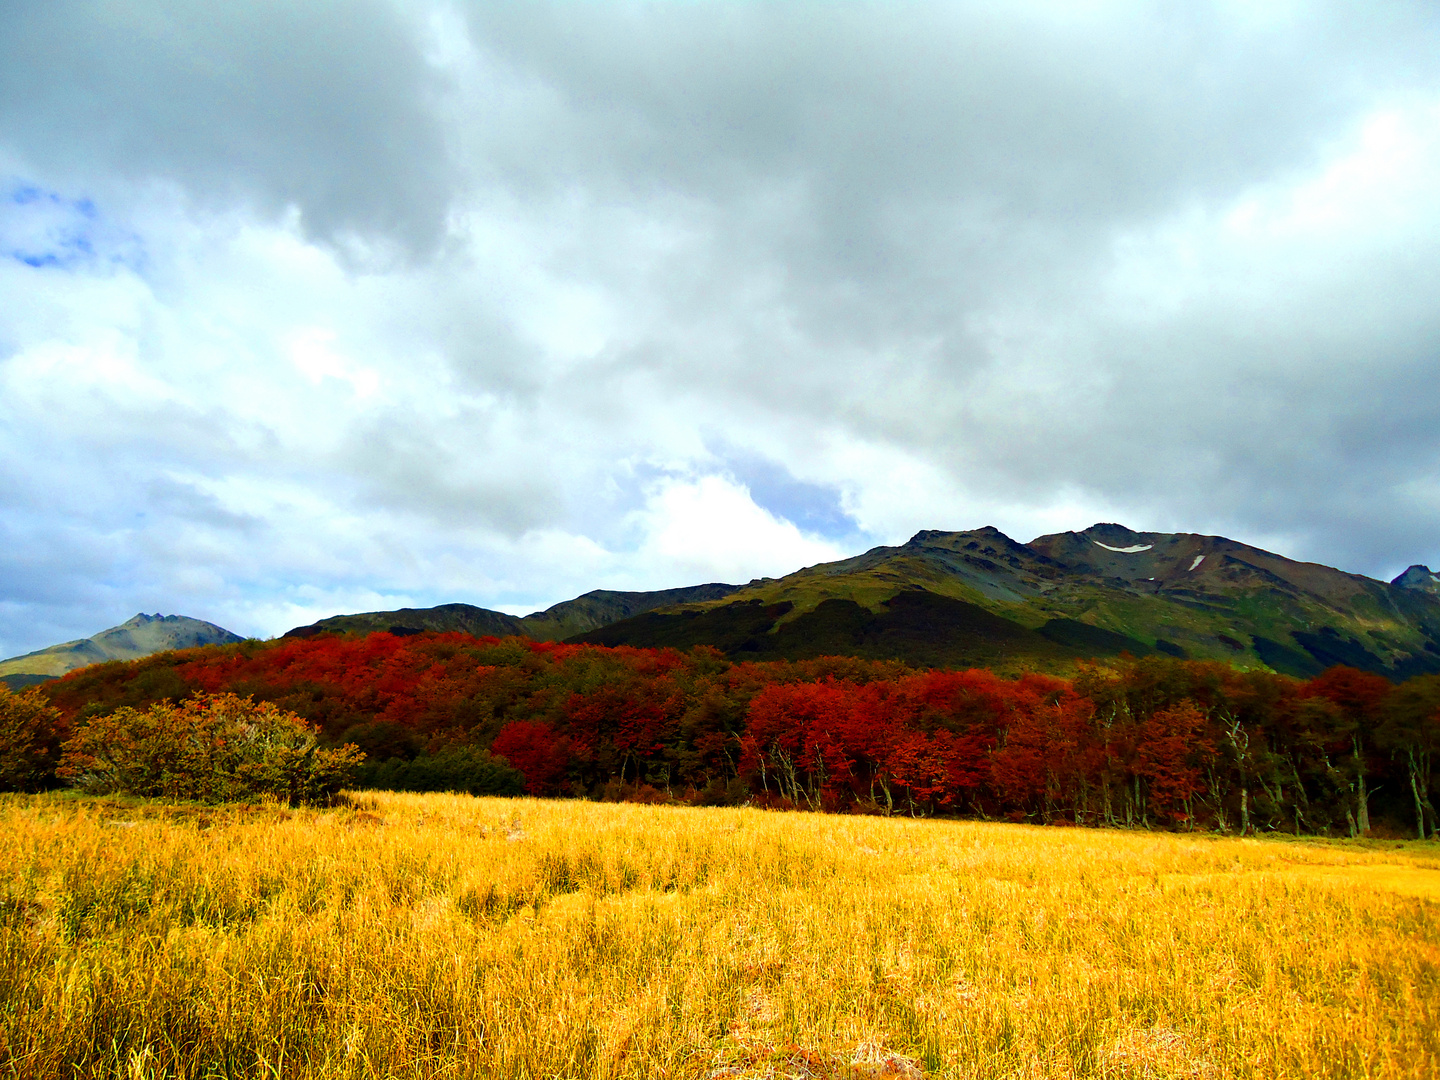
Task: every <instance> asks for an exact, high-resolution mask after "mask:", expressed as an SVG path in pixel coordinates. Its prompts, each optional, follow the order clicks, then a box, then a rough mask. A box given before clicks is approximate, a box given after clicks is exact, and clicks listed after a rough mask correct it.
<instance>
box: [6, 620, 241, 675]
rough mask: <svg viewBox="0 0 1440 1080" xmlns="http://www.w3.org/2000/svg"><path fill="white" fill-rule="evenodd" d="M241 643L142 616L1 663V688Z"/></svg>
mask: <svg viewBox="0 0 1440 1080" xmlns="http://www.w3.org/2000/svg"><path fill="white" fill-rule="evenodd" d="M241 640H243V639H242V638H241V637H240V636H239V635H238V634H232V633H231V632H230V631H229V630H226V629H224V628H223V627H219V626H216V625H215V624H214V623H208V622H202V621H201V620H199V619H191V618H187V617H186V616H184V615H160V614H158V613H157V614H155V615H146V614H143V613H141V614H139V615H136V616H135V617H134V618H133V619H129V620H127V621H126V622H123V623H121V624H120V625H119V626H112V627H111V628H110V629H109V630H102V631H100V633H98V634H96V635H95V636H94V637H88V638H81V639H80V640H78V641H67V642H65V643H64V644H63V645H51V646H50V647H49V648H47V649H40V650H38V651H36V652H32V653H26V654H25V655H24V656H14V657H11V658H10V659H9V660H0V682H4V683H5V684H6V685H7V686H9V687H10V688H11V689H12V690H17V689H19V688H20V687H22V686H29V685H31V684H34V683H37V682H43V681H45V680H46V679H53V678H56V677H58V676H60V675H64V674H65V673H66V672H67V671H74V670H75V669H76V668H82V667H87V666H88V665H90V664H99V663H103V662H104V661H106V660H137V659H139V658H140V657H142V656H149V655H150V654H151V653H158V652H164V651H165V650H166V649H188V648H192V647H194V646H196V645H228V644H230V643H232V642H236V641H241Z"/></svg>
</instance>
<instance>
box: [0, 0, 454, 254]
mask: <svg viewBox="0 0 1440 1080" xmlns="http://www.w3.org/2000/svg"><path fill="white" fill-rule="evenodd" d="M440 89H441V87H440V85H439V83H438V81H437V78H436V75H435V73H434V71H433V70H432V69H431V68H430V67H429V66H428V65H427V64H426V62H425V60H424V58H423V56H422V55H421V46H420V42H419V41H418V38H417V33H416V30H415V27H414V26H413V25H412V24H411V23H410V22H409V21H407V20H406V19H403V18H401V17H400V15H399V14H398V12H397V9H396V8H395V7H394V6H392V5H390V4H387V3H384V2H383V0H345V2H340V0H320V2H314V3H310V2H307V3H301V4H293V3H286V2H283V0H261V2H256V3H236V4H203V5H195V4H186V3H180V2H174V0H171V2H167V0H53V2H46V3H43V4H30V3H24V2H15V3H7V4H4V5H3V6H0V138H3V139H5V140H7V141H9V142H11V143H12V144H13V145H14V146H16V147H17V148H18V149H19V150H20V151H21V152H22V153H24V154H25V155H26V156H27V157H29V158H30V159H32V160H34V161H36V162H39V163H42V164H44V165H45V166H46V168H47V169H49V170H52V171H54V170H57V169H68V170H72V171H73V172H74V173H75V174H76V175H77V176H78V177H79V178H80V179H84V178H86V177H87V176H89V177H93V176H94V174H95V171H96V170H97V169H98V170H100V171H102V172H104V171H106V170H115V171H117V172H119V173H120V174H122V175H127V176H129V177H132V178H137V179H142V180H149V179H157V178H158V179H162V180H169V181H178V182H179V183H181V184H183V185H184V186H185V187H186V189H187V190H188V191H190V192H191V194H192V195H193V196H194V197H196V198H198V199H199V200H201V201H202V202H216V203H223V202H227V201H230V200H232V199H236V198H238V199H240V200H242V201H247V202H253V203H255V204H258V206H259V207H261V208H263V209H264V210H265V211H267V212H277V211H279V210H281V209H283V208H284V207H285V206H287V205H295V206H297V207H299V208H300V210H301V211H302V220H303V223H304V225H305V227H306V228H307V230H308V231H309V232H310V234H311V235H314V236H318V237H322V238H333V237H334V236H335V235H336V234H339V233H344V232H358V233H361V234H369V235H384V236H388V237H391V238H393V239H395V240H397V241H398V242H400V243H401V244H403V245H406V246H409V247H412V248H427V247H429V246H431V245H433V244H434V242H435V241H436V239H437V238H438V237H439V236H440V234H441V232H442V230H443V227H444V222H445V215H446V213H447V210H448V207H449V199H450V185H451V180H450V176H449V171H448V167H447V161H446V152H445V146H444V138H443V133H442V131H441V130H440V127H439V125H438V123H437V120H436V117H435V116H434V115H433V111H432V109H431V100H432V99H433V97H434V96H435V94H436V93H437V92H438V91H439V90H440Z"/></svg>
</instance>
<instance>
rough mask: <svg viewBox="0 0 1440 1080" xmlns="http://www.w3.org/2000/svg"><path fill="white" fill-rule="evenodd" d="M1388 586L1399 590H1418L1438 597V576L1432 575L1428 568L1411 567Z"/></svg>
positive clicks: (1439, 575)
mask: <svg viewBox="0 0 1440 1080" xmlns="http://www.w3.org/2000/svg"><path fill="white" fill-rule="evenodd" d="M1390 584H1391V585H1394V586H1396V587H1398V588H1401V589H1420V590H1421V591H1423V592H1429V593H1435V594H1437V595H1440V574H1432V573H1431V572H1430V567H1428V566H1418V565H1417V566H1412V567H1410V569H1409V570H1406V571H1405V572H1404V573H1403V574H1401V575H1400V576H1399V577H1397V578H1396V579H1395V580H1394V581H1392V582H1391V583H1390Z"/></svg>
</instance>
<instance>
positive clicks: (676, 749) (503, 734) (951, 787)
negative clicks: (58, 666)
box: [0, 633, 1440, 838]
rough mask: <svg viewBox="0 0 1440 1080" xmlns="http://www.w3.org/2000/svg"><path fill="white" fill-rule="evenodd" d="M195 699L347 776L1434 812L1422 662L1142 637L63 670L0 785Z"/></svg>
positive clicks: (1367, 813) (475, 642) (1337, 813)
mask: <svg viewBox="0 0 1440 1080" xmlns="http://www.w3.org/2000/svg"><path fill="white" fill-rule="evenodd" d="M219 694H229V695H236V696H239V697H245V698H249V699H251V700H252V701H253V702H258V703H267V704H269V705H273V707H274V708H277V709H280V710H284V711H285V712H286V713H288V714H293V715H294V716H295V717H296V718H297V719H298V720H299V721H301V722H303V724H304V725H305V726H306V727H307V728H308V729H309V730H311V731H312V732H313V733H314V734H315V736H316V739H317V740H318V745H319V747H320V748H321V749H322V750H323V749H325V748H327V747H328V748H332V749H338V748H341V747H344V746H346V745H353V746H354V747H356V748H358V749H359V750H360V751H363V752H364V754H365V755H366V756H365V760H364V763H363V764H360V765H359V766H358V774H357V775H356V780H357V782H358V783H361V784H366V783H368V784H371V785H373V786H386V787H397V788H405V789H410V790H437V789H448V790H470V791H473V792H476V793H486V792H491V793H496V794H506V793H512V792H516V791H519V790H521V789H522V788H523V790H525V791H527V792H529V793H531V794H535V795H547V796H577V797H588V798H632V799H653V800H657V801H658V800H683V801H687V802H691V803H699V804H725V803H729V804H734V803H741V802H750V803H753V804H758V805H764V806H773V807H798V808H808V809H813V810H826V811H852V812H870V813H907V814H915V815H929V814H952V815H973V816H977V817H984V818H988V819H999V820H1013V821H1031V822H1046V823H1061V822H1064V823H1071V824H1078V825H1130V826H1150V827H1166V828H1179V829H1213V830H1219V831H1225V832H1238V833H1241V834H1249V833H1257V832H1263V831H1284V832H1293V833H1297V834H1300V833H1306V834H1320V835H1349V836H1354V835H1361V834H1365V833H1368V832H1371V831H1372V829H1374V828H1375V827H1376V825H1377V823H1378V822H1380V820H1381V819H1382V818H1383V819H1385V821H1387V822H1390V823H1393V824H1395V825H1400V824H1403V827H1404V828H1406V829H1407V830H1408V831H1410V832H1412V833H1413V834H1414V835H1418V836H1420V837H1421V838H1427V837H1434V836H1436V835H1437V828H1440V822H1437V817H1436V811H1435V807H1434V803H1433V791H1434V781H1435V777H1434V771H1433V758H1434V754H1435V751H1436V749H1437V746H1440V676H1434V675H1429V676H1421V677H1417V678H1413V679H1410V680H1408V681H1406V682H1403V683H1401V684H1399V685H1396V684H1393V683H1391V682H1390V681H1389V680H1387V679H1385V678H1383V677H1381V676H1378V675H1373V674H1369V673H1365V672H1361V671H1357V670H1354V669H1350V668H1343V667H1341V668H1332V669H1330V670H1329V671H1327V672H1325V673H1324V674H1322V675H1320V676H1318V677H1316V678H1313V679H1310V680H1299V679H1294V678H1290V677H1288V676H1283V675H1276V674H1274V673H1271V672H1268V671H1242V670H1238V669H1236V668H1233V667H1231V666H1228V665H1226V664H1222V663H1217V662H1209V661H1185V660H1177V659H1172V658H1169V657H1161V656H1157V657H1145V658H1142V659H1138V660H1137V659H1131V658H1128V657H1126V658H1122V659H1121V660H1119V661H1115V662H1107V663H1104V664H1099V663H1096V664H1090V665H1085V666H1082V667H1081V668H1080V669H1079V670H1078V671H1077V673H1076V674H1075V675H1074V677H1072V678H1069V679H1064V678H1058V677H1055V676H1050V675H1043V674H1038V673H1031V674H1025V675H1021V676H1019V677H1016V678H1005V677H1002V676H999V675H997V674H995V673H993V672H990V671H986V670H968V671H946V670H917V669H914V668H911V667H908V666H906V665H904V664H900V663H896V662H889V661H868V660H859V659H854V658H848V657H826V658H821V659H817V660H808V661H794V662H787V661H776V662H763V663H756V662H733V661H730V660H728V659H726V658H725V657H724V656H722V655H721V654H720V653H719V652H718V651H716V650H714V649H710V648H707V647H700V648H695V649H691V650H687V651H677V650H674V649H638V648H628V647H615V648H607V647H602V646H594V645H565V644H558V643H553V642H536V641H530V640H527V639H522V638H504V639H499V638H474V637H470V636H467V635H463V634H454V633H446V634H439V633H437V634H431V633H426V634H416V635H399V636H397V635H393V634H389V633H375V634H370V635H368V636H365V637H358V636H338V635H320V636H316V637H311V638H302V639H281V640H279V641H274V642H254V641H251V642H244V643H241V644H238V645H230V646H211V647H206V648H202V649H192V650H186V651H182V652H176V653H166V654H160V655H157V656H154V657H149V658H146V659H144V660H140V661H132V662H129V663H113V664H103V665H98V666H96V667H92V668H87V669H84V670H82V671H79V672H75V673H73V674H71V675H70V676H67V677H66V678H64V679H60V680H57V681H55V682H52V683H47V684H45V685H44V686H43V687H42V688H40V689H39V690H38V691H31V692H30V694H29V695H26V700H31V701H32V702H39V701H41V700H42V695H43V702H44V705H45V709H46V710H48V712H47V713H46V716H48V717H49V719H46V720H43V722H42V721H36V720H34V719H33V718H32V721H31V727H32V728H34V730H33V731H31V733H30V735H29V736H25V735H23V733H22V734H12V733H11V731H10V729H12V728H15V729H16V730H17V731H18V730H19V729H20V728H23V727H24V724H23V723H20V722H19V721H15V722H11V721H9V720H6V719H5V716H6V715H7V714H6V707H4V706H0V729H3V730H0V742H6V740H8V743H7V745H10V744H16V743H17V740H18V741H19V742H24V739H25V738H27V737H28V738H30V743H29V744H28V745H30V746H31V747H32V749H33V751H34V752H33V754H32V758H33V759H34V760H33V761H32V762H31V765H30V766H29V767H28V768H29V772H28V773H25V769H21V768H18V767H16V768H10V769H9V771H8V772H7V771H6V766H5V762H6V761H10V760H11V759H16V752H15V751H14V749H13V747H12V748H11V749H9V750H7V749H5V748H4V747H0V784H5V785H7V786H10V787H12V788H15V787H26V786H29V787H34V786H37V785H43V784H44V783H47V782H48V783H53V782H55V779H56V778H55V773H54V766H55V765H57V764H58V763H59V761H60V747H62V745H64V743H65V740H66V739H73V738H74V737H75V733H76V732H79V731H81V730H83V729H85V728H86V727H87V726H88V725H90V724H92V723H94V722H96V721H97V720H100V719H101V718H104V717H112V716H114V715H115V714H116V713H117V710H122V709H130V710H145V709H149V708H152V707H154V706H157V705H159V704H163V703H168V704H169V706H170V707H178V706H180V705H181V704H182V703H184V702H186V701H187V700H196V701H201V700H206V698H205V696H206V695H219ZM196 695H201V697H198V698H197V697H196ZM3 700H7V701H19V700H21V696H19V695H11V696H10V697H9V698H7V699H3ZM12 711H13V709H12ZM46 754H49V755H50V756H49V757H48V758H47V757H46V756H45V755H46ZM6 755H8V756H6ZM22 756H23V755H22ZM17 760H18V759H17ZM346 760H347V762H350V764H351V765H353V764H354V763H353V761H350V759H349V758H347V759H346ZM47 762H48V764H47ZM47 769H49V772H47V771H46V770H47ZM22 773H25V776H24V777H21V774H22Z"/></svg>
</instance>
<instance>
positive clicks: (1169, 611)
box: [580, 524, 1440, 678]
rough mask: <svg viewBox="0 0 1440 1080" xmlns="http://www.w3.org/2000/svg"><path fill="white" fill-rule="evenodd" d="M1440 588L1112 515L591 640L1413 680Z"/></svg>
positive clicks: (934, 546)
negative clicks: (1138, 660)
mask: <svg viewBox="0 0 1440 1080" xmlns="http://www.w3.org/2000/svg"><path fill="white" fill-rule="evenodd" d="M1437 585H1440V580H1437V575H1434V574H1431V573H1430V571H1429V570H1428V568H1425V567H1411V569H1410V570H1407V571H1406V572H1405V573H1404V574H1402V575H1400V577H1398V578H1397V579H1396V580H1395V581H1394V582H1392V583H1389V584H1386V583H1385V582H1381V581H1375V580H1372V579H1370V578H1366V577H1362V576H1360V575H1358V574H1348V573H1345V572H1343V571H1340V570H1336V569H1333V568H1331V567H1327V566H1321V565H1319V564H1316V563H1301V562H1295V561H1294V560H1291V559H1286V558H1284V557H1282V556H1280V555H1276V554H1274V553H1272V552H1267V551H1263V550H1261V549H1259V548H1254V547H1250V546H1249V545H1247V544H1242V543H1238V542H1237V541H1234V540H1228V539H1225V538H1224V537H1219V536H1201V535H1197V534H1193V533H1174V534H1172V533H1137V532H1133V531H1131V530H1130V529H1127V528H1125V527H1124V526H1121V525H1113V524H1102V525H1095V526H1092V527H1091V528H1089V529H1086V530H1085V531H1084V532H1069V533H1057V534H1054V535H1050V536H1041V537H1039V538H1037V539H1035V540H1033V541H1031V542H1030V543H1029V544H1022V543H1019V542H1018V541H1015V540H1012V539H1011V538H1010V537H1008V536H1006V535H1005V534H1004V533H1001V532H1000V531H999V530H997V529H993V528H983V529H976V530H973V531H969V532H933V531H926V532H920V533H917V534H916V535H915V536H914V537H913V538H912V539H911V540H910V541H909V542H908V543H906V544H904V545H901V546H899V547H879V548H874V549H872V550H871V551H867V552H865V553H864V554H863V555H859V556H856V557H855V558H852V559H845V560H842V561H840V562H835V563H826V564H821V565H818V566H812V567H807V568H806V569H804V570H800V571H797V572H796V573H794V574H790V575H788V576H786V577H783V578H779V579H776V580H772V581H761V582H752V583H751V584H750V585H748V586H746V587H744V588H741V589H738V590H736V591H735V592H734V593H732V594H731V595H729V596H727V597H725V598H723V599H722V600H720V601H711V602H709V603H706V604H700V605H695V604H692V605H687V606H685V607H682V608H676V609H668V610H656V611H651V612H649V613H646V614H642V615H641V616H639V617H636V618H631V619H628V620H623V621H619V622H616V623H613V624H611V625H609V626H606V627H603V628H601V629H599V630H595V631H591V632H589V633H586V634H584V635H582V636H581V638H580V640H585V641H593V642H597V643H604V644H631V645H676V646H683V645H690V644H699V643H708V644H713V645H716V646H717V647H719V648H721V649H723V650H724V651H726V652H727V653H730V654H732V655H741V654H745V655H753V656H756V657H757V658H759V657H782V656H783V657H787V658H800V657H805V656H813V655H819V654H822V653H827V652H835V653H849V654H853V655H860V656H870V657H894V658H896V659H904V660H908V661H911V662H913V663H924V664H946V665H950V664H970V663H974V664H988V665H992V666H997V665H998V666H1001V667H1005V666H1015V665H1022V666H1024V665H1030V666H1038V667H1045V668H1052V669H1053V668H1057V667H1063V666H1066V665H1067V664H1069V663H1073V661H1074V660H1075V659H1077V658H1080V657H1084V656H1091V657H1095V656H1111V655H1116V654H1118V653H1120V652H1122V651H1128V652H1130V653H1132V654H1135V655H1145V654H1148V653H1153V652H1159V653H1165V654H1169V655H1172V656H1181V657H1194V658H1197V659H1222V660H1227V661H1231V662H1234V663H1239V664H1242V665H1251V666H1256V667H1260V666H1265V667H1270V668H1273V669H1274V670H1276V671H1280V672H1284V673H1286V674H1292V675H1300V676H1303V675H1310V674H1314V673H1316V672H1318V671H1321V670H1323V669H1324V668H1326V667H1329V666H1331V665H1332V664H1337V663H1344V664H1350V665H1352V666H1355V667H1359V668H1363V669H1366V670H1371V671H1377V672H1381V673H1383V674H1386V675H1390V676H1393V677H1397V678H1403V677H1408V676H1410V675H1414V674H1420V673H1423V672H1430V671H1440V588H1437Z"/></svg>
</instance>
